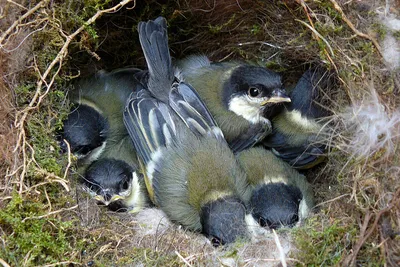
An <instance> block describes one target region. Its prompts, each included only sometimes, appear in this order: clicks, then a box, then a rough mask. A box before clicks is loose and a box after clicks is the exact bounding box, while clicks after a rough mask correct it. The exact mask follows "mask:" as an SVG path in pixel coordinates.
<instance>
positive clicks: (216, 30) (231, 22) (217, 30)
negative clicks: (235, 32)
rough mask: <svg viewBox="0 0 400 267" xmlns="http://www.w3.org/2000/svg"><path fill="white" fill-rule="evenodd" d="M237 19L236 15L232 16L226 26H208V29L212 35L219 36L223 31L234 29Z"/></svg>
mask: <svg viewBox="0 0 400 267" xmlns="http://www.w3.org/2000/svg"><path fill="white" fill-rule="evenodd" d="M235 18H236V14H235V13H234V14H232V16H231V17H230V18H229V20H227V21H226V22H225V23H224V24H220V25H211V24H209V25H208V28H209V30H210V32H211V33H212V34H218V33H220V32H221V31H222V30H223V29H227V28H228V29H229V28H231V27H232V25H234V23H235Z"/></svg>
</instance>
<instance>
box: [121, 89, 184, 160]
mask: <svg viewBox="0 0 400 267" xmlns="http://www.w3.org/2000/svg"><path fill="white" fill-rule="evenodd" d="M124 123H125V126H126V128H127V130H128V133H129V135H130V137H131V139H132V141H133V144H134V146H135V149H136V151H137V153H138V155H139V157H140V159H141V160H142V162H143V163H144V165H147V163H149V162H150V161H151V157H152V155H153V153H155V152H156V151H157V150H158V149H160V148H162V147H165V146H167V144H169V143H170V142H172V138H173V137H174V136H175V135H176V127H175V123H174V121H173V120H172V117H171V114H170V109H169V108H168V106H167V105H166V104H165V103H163V102H161V101H159V100H157V99H155V98H153V97H152V96H151V95H150V94H149V93H148V91H146V90H141V91H139V92H138V93H133V94H132V95H131V97H130V99H129V100H128V103H127V105H126V108H125V112H124Z"/></svg>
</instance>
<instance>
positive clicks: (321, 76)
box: [288, 69, 331, 118]
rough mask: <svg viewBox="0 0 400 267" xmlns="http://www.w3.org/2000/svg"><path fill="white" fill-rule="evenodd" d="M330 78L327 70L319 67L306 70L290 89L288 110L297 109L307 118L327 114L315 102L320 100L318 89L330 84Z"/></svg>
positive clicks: (327, 87)
mask: <svg viewBox="0 0 400 267" xmlns="http://www.w3.org/2000/svg"><path fill="white" fill-rule="evenodd" d="M330 83H331V79H330V77H329V74H328V73H327V72H324V71H323V70H319V69H310V70H307V71H306V72H305V73H304V74H303V75H302V76H301V78H300V80H299V81H298V82H297V84H296V87H295V88H294V89H293V90H292V92H291V94H290V98H291V99H292V103H290V105H288V106H289V110H293V109H295V110H298V111H300V113H301V114H302V116H305V117H307V118H320V117H322V116H325V115H327V114H326V111H325V110H324V109H323V108H322V107H321V106H320V105H319V104H317V102H318V101H319V100H320V91H326V90H328V89H329V87H330V86H331V84H330Z"/></svg>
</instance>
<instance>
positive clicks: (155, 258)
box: [122, 248, 183, 266]
mask: <svg viewBox="0 0 400 267" xmlns="http://www.w3.org/2000/svg"><path fill="white" fill-rule="evenodd" d="M122 261H124V262H125V263H128V262H129V261H131V263H132V264H135V263H136V264H139V263H142V264H144V265H145V266H180V265H183V264H182V263H181V261H180V260H179V258H178V256H177V255H176V254H175V253H170V254H167V253H165V252H163V251H156V250H153V249H149V248H135V249H133V251H132V254H131V257H129V258H128V257H125V258H124V259H122ZM127 261H128V262H127ZM180 263H181V264H180Z"/></svg>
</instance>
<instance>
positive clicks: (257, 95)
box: [223, 65, 290, 120]
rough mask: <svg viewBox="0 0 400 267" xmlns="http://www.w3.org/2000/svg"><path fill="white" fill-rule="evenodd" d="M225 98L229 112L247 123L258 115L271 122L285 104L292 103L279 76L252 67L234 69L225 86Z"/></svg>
mask: <svg viewBox="0 0 400 267" xmlns="http://www.w3.org/2000/svg"><path fill="white" fill-rule="evenodd" d="M223 99H224V102H225V105H226V107H227V108H228V109H229V110H231V111H233V112H235V113H236V114H238V115H241V116H243V117H245V118H246V119H248V120H251V118H252V117H253V116H257V115H259V116H264V117H266V118H268V119H270V118H271V116H272V115H273V114H275V113H276V112H277V110H280V109H282V108H283V107H282V103H284V102H290V98H289V97H288V96H287V95H286V92H285V90H284V89H283V88H282V82H281V76H280V75H279V74H278V73H276V72H273V71H270V70H268V69H265V68H261V67H256V66H250V65H242V66H240V67H237V68H236V69H234V70H233V72H232V74H231V76H230V78H229V79H228V80H227V81H226V82H225V84H224V90H223ZM252 110H253V111H252ZM252 113H254V114H252Z"/></svg>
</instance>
